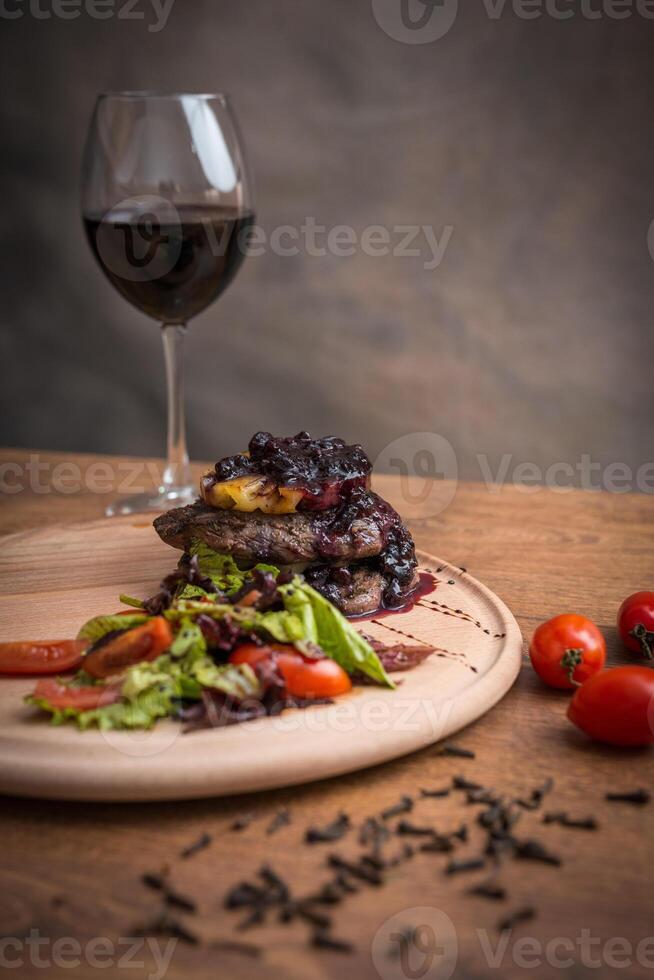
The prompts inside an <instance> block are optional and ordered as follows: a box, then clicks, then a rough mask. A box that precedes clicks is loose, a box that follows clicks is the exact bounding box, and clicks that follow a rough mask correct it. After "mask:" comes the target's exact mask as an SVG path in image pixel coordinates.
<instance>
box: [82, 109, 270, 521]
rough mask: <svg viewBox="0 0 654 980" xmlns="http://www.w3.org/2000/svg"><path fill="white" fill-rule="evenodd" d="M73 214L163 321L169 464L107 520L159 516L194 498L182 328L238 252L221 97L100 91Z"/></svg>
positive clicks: (106, 268)
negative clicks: (157, 480)
mask: <svg viewBox="0 0 654 980" xmlns="http://www.w3.org/2000/svg"><path fill="white" fill-rule="evenodd" d="M81 198H82V202H81V203H82V217H83V220H84V226H85V229H86V234H87V237H88V240H89V243H90V245H91V248H92V250H93V253H94V255H95V257H96V259H97V260H98V262H99V264H100V267H101V268H102V271H103V272H104V273H105V275H106V276H107V278H108V279H109V281H110V282H111V283H112V284H113V285H114V286H115V287H116V289H117V290H118V292H119V293H121V295H122V296H124V297H125V299H126V300H128V301H129V302H130V303H131V304H132V305H133V306H135V307H136V308H137V309H139V310H141V311H142V312H143V313H146V314H147V315H148V316H150V317H152V318H153V319H155V320H157V321H158V322H159V323H160V324H161V333H162V337H163V346H164V356H165V363H166V379H167V389H168V458H167V463H166V466H165V469H164V471H163V474H162V480H161V486H160V487H159V488H158V490H157V492H156V493H154V494H152V493H150V494H147V493H146V494H138V495H136V496H134V497H128V498H123V499H121V500H118V501H116V502H115V503H114V504H112V505H111V506H110V507H109V508H108V509H107V514H109V515H114V514H131V513H135V512H137V511H142V510H165V509H166V508H167V507H171V506H174V505H178V504H181V503H189V502H191V501H192V500H193V499H194V498H195V497H196V496H197V490H196V488H195V487H193V486H192V484H191V477H190V469H189V460H188V453H187V450H186V433H185V424H184V392H183V374H182V347H183V341H184V335H185V333H186V325H187V323H188V321H189V320H190V319H191V317H194V316H196V315H197V314H198V313H201V312H202V310H204V309H206V307H207V306H209V304H210V303H213V301H214V300H215V299H217V297H218V296H220V294H221V293H222V292H223V291H224V290H225V289H226V287H227V286H228V285H229V283H230V282H231V280H232V279H233V278H234V276H235V275H236V272H237V271H238V269H239V267H240V265H241V263H242V261H243V257H244V255H245V253H246V251H247V243H248V239H249V235H250V231H251V228H252V225H253V222H254V210H253V207H254V202H253V190H252V182H251V179H250V176H249V173H248V168H247V164H246V161H245V154H244V150H243V146H242V140H241V137H240V134H239V131H238V125H237V123H236V119H235V117H234V114H233V112H232V109H231V107H230V103H229V99H228V97H227V96H226V95H221V94H215V95H192V94H186V93H174V94H164V93H158V92H110V93H107V94H104V95H100V96H99V98H98V100H97V103H96V106H95V111H94V113H93V118H92V120H91V124H90V128H89V134H88V138H87V142H86V148H85V151H84V162H83V169H82V195H81Z"/></svg>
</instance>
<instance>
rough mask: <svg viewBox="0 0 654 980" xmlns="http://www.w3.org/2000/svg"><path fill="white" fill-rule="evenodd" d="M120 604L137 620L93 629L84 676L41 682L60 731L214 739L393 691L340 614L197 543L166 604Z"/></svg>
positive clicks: (302, 584) (171, 583) (301, 588)
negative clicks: (208, 731) (355, 687)
mask: <svg viewBox="0 0 654 980" xmlns="http://www.w3.org/2000/svg"><path fill="white" fill-rule="evenodd" d="M120 598H121V601H122V602H123V604H124V605H126V606H127V607H128V608H127V609H126V610H124V611H122V612H119V613H116V614H113V615H111V614H110V615H102V616H96V617H95V618H93V619H91V620H89V622H87V623H85V624H84V626H82V628H81V630H80V632H79V635H78V637H77V640H76V641H73V642H74V643H76V644H77V660H76V662H75V664H74V666H77V668H78V669H77V672H76V673H75V674H74V676H72V677H69V678H67V679H62V678H61V677H60V678H57V679H56V680H55V679H52V678H50V679H43V680H40V681H39V682H38V683H37V685H36V688H35V690H34V692H33V693H32V694H31V695H29V697H28V698H27V701H28V703H30V704H32V705H35V706H37V707H38V708H40V709H42V710H44V711H47V712H49V713H50V714H51V716H52V721H53V722H54V723H55V724H62V723H65V722H72V723H75V724H76V725H77V726H78V727H79V728H80V729H87V728H90V727H93V726H96V727H97V728H99V729H101V730H113V729H134V728H150V727H151V726H152V725H153V724H154V723H155V722H156V721H157V720H158V719H161V718H166V717H175V718H179V719H181V720H182V721H185V722H186V723H187V725H188V727H189V728H195V727H214V726H219V725H224V724H232V723H234V722H239V721H244V720H248V718H252V717H257V716H259V715H262V714H271V713H273V712H275V711H278V710H281V709H282V708H284V707H288V706H296V707H305V706H307V704H310V703H312V704H315V703H316V701H324V700H329V699H331V697H333V696H335V695H338V694H342V693H346V692H347V691H348V690H350V688H351V686H352V680H353V679H354V680H357V679H359V680H360V681H365V682H368V683H371V682H372V683H376V684H380V685H383V686H385V687H388V688H392V687H394V684H393V682H392V680H391V679H390V678H389V676H388V673H387V671H386V669H385V667H384V665H383V663H382V660H381V659H380V656H379V655H378V653H377V652H376V651H375V649H373V646H372V645H371V643H370V642H369V641H368V639H367V638H366V637H364V636H363V635H362V634H361V633H360V632H359V631H358V630H357V629H356V628H355V627H354V626H353V625H352V623H351V622H349V621H348V620H347V619H346V618H345V617H344V616H343V615H342V614H341V613H340V612H339V611H338V609H336V607H335V606H333V605H332V604H331V603H330V602H329V601H328V600H327V599H325V598H324V597H323V596H322V595H320V593H318V592H317V591H315V589H313V588H311V586H310V585H308V584H307V582H306V581H305V580H304V578H303V577H302V576H301V575H291V574H289V573H288V572H280V571H279V569H277V568H275V567H274V566H271V565H263V564H259V565H256V566H255V567H254V568H252V569H250V570H248V571H243V570H241V569H239V568H238V566H237V565H236V563H235V562H234V560H233V558H231V556H228V555H224V554H218V553H217V552H214V551H212V550H211V549H210V548H208V547H207V546H206V545H204V544H201V543H194V544H193V545H192V547H191V549H190V551H189V553H188V554H185V555H184V557H183V558H182V560H181V561H180V564H179V566H178V568H177V570H176V571H175V572H173V573H172V574H171V575H169V576H168V577H167V578H166V579H165V580H164V581H163V582H162V583H161V587H160V592H159V593H157V595H155V596H153V597H152V598H150V599H147V600H140V599H135V598H132V597H130V596H124V595H123V596H121V597H120ZM427 652H428V651H427ZM424 655H425V654H424V653H423V657H424ZM407 665H408V664H402V665H401V666H407ZM67 666H70V664H68V665H67ZM390 669H393V667H392V665H391V666H390Z"/></svg>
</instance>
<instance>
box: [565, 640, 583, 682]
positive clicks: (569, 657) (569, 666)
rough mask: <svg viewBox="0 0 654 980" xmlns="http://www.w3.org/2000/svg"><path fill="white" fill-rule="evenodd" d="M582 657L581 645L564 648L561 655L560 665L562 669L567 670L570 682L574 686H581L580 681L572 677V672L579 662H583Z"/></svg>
mask: <svg viewBox="0 0 654 980" xmlns="http://www.w3.org/2000/svg"><path fill="white" fill-rule="evenodd" d="M583 659H584V651H583V649H582V648H581V647H575V648H574V649H570V650H566V651H565V653H564V654H563V656H562V657H561V666H562V667H563V669H564V670H567V672H568V677H569V679H570V683H571V684H574V685H575V687H581V682H580V681H576V680H575V679H574V672H575V669H576V668H577V667H578V666H579V664H580V663H583Z"/></svg>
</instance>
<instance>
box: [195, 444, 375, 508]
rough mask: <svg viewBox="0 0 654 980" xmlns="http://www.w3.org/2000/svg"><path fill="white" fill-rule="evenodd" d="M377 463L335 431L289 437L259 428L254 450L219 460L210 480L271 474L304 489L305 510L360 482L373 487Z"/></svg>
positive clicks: (331, 501)
mask: <svg viewBox="0 0 654 980" xmlns="http://www.w3.org/2000/svg"><path fill="white" fill-rule="evenodd" d="M371 469H372V465H371V463H370V460H369V459H368V457H367V455H366V453H365V451H364V450H363V448H362V447H361V446H358V445H352V446H348V445H347V444H346V442H345V441H344V440H343V439H337V438H335V437H334V436H326V437H325V438H323V439H312V438H311V436H310V435H309V433H308V432H298V434H297V435H296V436H289V437H278V436H273V435H271V434H270V432H257V433H256V434H255V435H254V436H252V438H251V439H250V444H249V446H248V455H246V454H245V453H237V454H236V455H235V456H226V457H225V458H224V459H221V460H219V461H218V462H217V463H216V465H215V467H214V471H213V473H211V474H209V476H208V477H205V480H207V479H208V480H210V481H211V482H213V483H221V482H224V481H227V480H235V479H237V478H238V477H242V476H266V477H268V478H269V479H271V480H274V481H275V482H276V483H279V484H281V485H282V486H286V487H292V488H293V489H294V490H301V491H302V492H303V498H302V500H301V502H300V504H299V508H298V509H299V510H323V509H326V508H328V507H332V506H334V505H335V504H337V503H339V502H340V501H341V500H343V499H345V498H347V497H348V496H349V494H350V493H351V492H352V491H353V490H356V489H357V488H359V489H366V488H368V487H369V486H370V471H371Z"/></svg>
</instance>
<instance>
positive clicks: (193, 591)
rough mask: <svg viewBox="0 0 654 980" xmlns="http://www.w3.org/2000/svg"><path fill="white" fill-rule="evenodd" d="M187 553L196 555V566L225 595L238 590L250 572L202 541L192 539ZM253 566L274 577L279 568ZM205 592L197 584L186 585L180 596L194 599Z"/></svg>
mask: <svg viewBox="0 0 654 980" xmlns="http://www.w3.org/2000/svg"><path fill="white" fill-rule="evenodd" d="M189 554H190V555H191V557H195V556H197V559H198V567H199V569H200V571H201V572H202V574H203V575H206V576H207V577H208V578H210V579H211V581H212V582H213V584H214V585H215V586H216V588H217V589H219V590H220V591H221V592H225V593H226V594H227V595H234V593H236V592H238V590H239V589H240V588H242V586H243V584H244V582H245V581H246V579H247V577H248V575H249V574H250V571H243V570H242V569H240V568H239V567H238V565H237V564H236V562H235V561H234V559H233V558H232V556H231V555H222V554H220V553H219V552H217V551H214V550H213V548H210V547H209V546H208V545H206V544H204V543H203V542H202V541H193V542H192V543H191V547H190V548H189ZM254 567H255V568H256V569H257V570H259V571H262V572H270V573H271V574H272V575H274V576H275V577H277V576H278V575H279V569H278V568H277V567H276V566H275V565H264V564H262V563H260V564H258V565H255V566H254ZM206 594H207V593H206V592H205V591H204V589H201V588H200V587H199V586H197V585H186V586H185V587H184V589H183V591H182V592H181V595H180V598H181V599H195V598H199V597H202V596H204V595H206Z"/></svg>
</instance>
